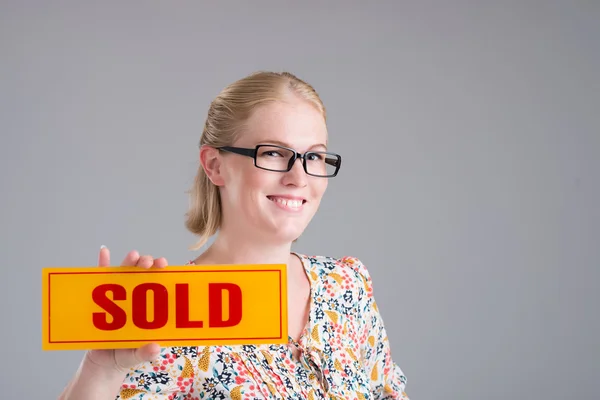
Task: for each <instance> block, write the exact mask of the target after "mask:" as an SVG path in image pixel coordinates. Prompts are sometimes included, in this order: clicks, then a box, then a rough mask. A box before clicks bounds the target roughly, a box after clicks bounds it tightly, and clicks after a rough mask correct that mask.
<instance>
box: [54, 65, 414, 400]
mask: <svg viewBox="0 0 600 400" xmlns="http://www.w3.org/2000/svg"><path fill="white" fill-rule="evenodd" d="M327 137H328V135H327V127H326V113H325V108H324V106H323V104H322V102H321V100H320V98H319V96H318V95H317V93H316V92H315V91H314V89H313V88H312V87H311V86H310V85H308V84H307V83H305V82H303V81H302V80H300V79H298V78H297V77H295V76H294V75H292V74H289V73H269V72H261V73H255V74H252V75H250V76H247V77H245V78H243V79H241V80H239V81H237V82H235V83H233V84H231V85H230V86H228V87H227V88H225V89H224V90H223V91H222V92H221V94H220V95H219V96H218V97H217V98H216V99H215V100H214V101H213V102H212V104H211V106H210V109H209V111H208V117H207V119H206V124H205V127H204V132H203V134H202V138H201V140H200V154H199V156H200V157H199V158H200V166H199V169H198V173H197V176H196V180H195V182H194V185H193V187H192V189H191V206H190V210H189V212H188V213H187V221H186V226H187V228H188V229H189V230H190V231H192V232H193V233H195V234H197V235H198V236H199V238H200V239H199V241H198V243H197V244H196V246H195V249H198V248H200V247H201V246H202V245H203V244H204V243H206V240H207V239H208V238H209V237H211V236H213V235H215V234H217V233H218V234H217V236H216V239H215V241H214V243H213V244H212V245H211V246H210V247H209V248H208V249H207V250H206V251H205V252H203V253H202V254H201V255H200V256H198V257H197V258H196V259H195V260H192V261H190V262H189V263H190V264H196V265H203V264H205V265H206V264H213V265H214V264H234V263H240V264H250V263H286V264H287V266H288V272H287V276H288V305H289V306H288V307H289V308H288V316H289V325H288V331H289V336H290V337H289V343H288V345H286V346H283V345H257V346H199V347H186V348H160V347H159V345H158V344H148V345H146V346H143V347H141V348H139V349H131V350H125V349H119V350H93V351H89V352H87V353H86V356H85V357H84V359H83V361H82V363H81V365H80V367H79V370H78V371H77V373H76V375H75V376H74V378H73V379H72V380H71V382H70V383H69V385H68V386H67V388H66V389H65V391H64V392H63V394H62V396H61V398H62V399H86V400H90V399H115V398H116V399H143V400H146V399H228V398H231V399H263V398H267V399H275V398H284V399H319V398H336V399H384V398H385V399H408V397H407V396H406V394H405V393H404V388H405V384H406V379H405V376H404V374H403V373H402V370H401V369H400V368H399V367H398V365H397V364H395V363H394V362H393V361H392V358H391V352H390V347H389V343H388V338H387V335H386V332H385V328H384V325H383V322H382V319H381V316H380V314H379V312H378V310H377V306H376V304H375V301H374V298H373V294H372V285H371V279H370V277H369V273H368V271H367V269H366V268H365V266H364V265H363V264H362V263H361V262H360V260H358V259H356V258H353V257H344V258H341V259H334V258H331V257H325V256H306V255H303V254H297V253H293V252H291V245H292V243H293V242H294V241H295V240H296V239H297V238H298V237H300V235H301V234H302V232H303V231H304V229H305V228H306V227H307V225H308V224H309V222H310V220H311V219H312V217H313V216H314V215H315V213H316V211H317V209H318V207H319V203H320V201H321V199H322V197H323V195H324V193H325V190H326V188H327V184H328V179H329V178H332V177H334V176H335V175H336V174H337V173H338V171H339V168H340V165H341V157H340V156H339V155H337V154H334V153H331V152H327ZM99 265H100V266H107V265H110V260H109V251H108V249H107V248H102V249H101V250H100V255H99ZM121 265H130V266H139V267H142V268H148V267H151V266H153V265H154V266H155V267H159V268H162V267H164V266H166V265H167V261H166V260H165V259H164V258H158V259H154V258H152V257H151V256H140V255H139V254H138V253H137V252H135V251H132V252H130V253H129V254H128V255H127V256H126V258H125V260H123V262H122V264H121Z"/></svg>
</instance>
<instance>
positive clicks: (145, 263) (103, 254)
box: [98, 246, 168, 269]
mask: <svg viewBox="0 0 600 400" xmlns="http://www.w3.org/2000/svg"><path fill="white" fill-rule="evenodd" d="M121 265H122V266H124V267H141V268H145V269H148V268H151V267H156V268H164V267H166V266H167V265H168V261H167V259H166V258H164V257H160V258H157V259H154V257H152V256H151V255H143V256H140V253H139V252H138V251H137V250H131V251H130V252H129V253H127V255H126V256H125V258H124V259H123V261H122V262H121ZM98 266H99V267H109V266H110V251H109V250H108V248H107V247H106V246H102V247H101V248H100V254H99V255H98Z"/></svg>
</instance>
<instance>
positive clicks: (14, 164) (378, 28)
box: [0, 0, 600, 400]
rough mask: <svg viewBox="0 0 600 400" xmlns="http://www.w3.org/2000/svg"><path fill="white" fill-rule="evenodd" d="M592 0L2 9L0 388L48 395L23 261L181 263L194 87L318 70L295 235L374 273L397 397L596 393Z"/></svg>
mask: <svg viewBox="0 0 600 400" xmlns="http://www.w3.org/2000/svg"><path fill="white" fill-rule="evenodd" d="M599 21H600V2H598V1H593V0H590V1H550V0H548V1H532V0H529V1H508V0H507V1H479V2H478V1H442V0H440V1H410V2H409V1H396V2H393V1H379V2H369V3H367V2H357V1H337V2H334V1H328V2H281V1H269V2H267V1H240V2H231V1H220V2H213V1H195V2H191V1H180V2H156V1H137V2H136V1H129V2H123V1H95V2H94V1H70V2H66V1H54V2H46V1H17V0H12V1H6V0H4V1H2V2H1V6H0V57H1V59H0V132H1V134H2V146H1V147H0V179H1V182H0V192H1V196H0V201H1V207H0V217H1V220H0V233H1V235H2V237H1V239H2V240H1V242H0V243H1V250H2V268H1V274H2V275H1V279H0V285H1V286H0V290H1V292H0V293H1V294H0V296H1V297H0V304H1V306H0V307H1V308H0V309H1V310H2V314H1V321H2V329H1V330H0V339H1V341H2V346H3V349H4V350H3V353H2V360H3V362H2V363H1V364H0V397H1V398H3V399H17V398H19V399H21V398H22V399H25V398H27V399H52V398H56V396H57V395H58V394H59V392H60V391H61V390H62V388H63V386H64V385H65V384H66V383H67V381H68V380H69V379H70V377H71V376H72V374H73V373H74V372H75V370H76V368H77V366H78V363H79V361H80V359H81V356H82V354H83V353H82V352H79V351H72V352H43V351H42V350H41V295H40V290H41V269H42V268H43V267H46V266H91V265H95V263H96V262H97V253H98V250H99V248H100V245H102V244H104V245H107V246H109V247H110V248H111V250H112V254H113V260H114V262H116V263H118V262H120V261H121V259H122V258H123V256H124V255H125V253H126V252H127V251H129V250H131V249H137V250H139V251H140V252H142V253H149V254H152V255H155V256H166V257H167V258H168V259H169V261H170V263H171V264H182V263H185V262H187V261H188V260H189V259H190V258H193V257H195V256H196V255H197V253H195V252H191V251H189V250H188V246H189V245H191V244H192V243H193V242H194V237H193V236H192V235H191V234H189V233H188V232H187V231H186V230H185V228H184V225H183V222H184V213H185V212H186V207H187V204H188V199H187V197H186V193H185V191H186V190H187V189H188V188H189V185H190V184H191V182H192V179H193V176H194V174H195V172H196V168H197V165H198V164H197V144H198V140H199V137H200V133H201V130H202V126H203V123H204V119H205V117H206V111H207V109H208V106H209V103H210V101H211V100H212V99H213V98H214V96H216V95H217V94H218V92H219V91H220V90H221V89H222V88H223V87H224V86H225V85H227V84H228V83H230V82H232V81H234V80H236V79H238V78H241V77H243V76H245V75H247V74H248V73H250V72H254V71H256V70H263V69H265V70H277V71H281V70H289V71H291V72H293V73H295V74H297V75H298V76H300V77H301V78H303V79H306V80H307V81H308V82H310V83H311V84H313V85H314V86H315V88H316V89H317V90H318V91H319V93H320V94H321V96H322V98H323V100H324V102H325V105H326V107H327V109H328V113H329V125H328V126H329V132H330V140H331V147H330V148H331V150H333V151H336V152H339V153H341V154H342V155H343V157H344V159H343V160H344V161H343V167H342V170H341V172H340V175H339V176H338V177H337V178H335V179H333V180H332V181H331V182H330V186H329V189H328V192H327V194H326V197H325V199H324V201H323V204H322V208H321V210H320V211H319V212H318V214H317V216H316V218H315V220H314V221H313V222H312V224H311V225H310V227H309V229H308V231H307V232H306V233H305V235H303V236H302V238H301V239H300V240H299V242H298V243H297V245H296V247H295V249H296V250H298V251H301V252H304V253H308V254H322V255H331V256H338V257H339V256H343V255H352V256H356V257H359V258H360V259H361V260H362V261H363V262H364V263H365V264H366V266H367V267H368V268H369V270H370V272H371V274H372V276H373V280H374V285H375V296H376V299H377V300H378V303H379V306H380V310H381V312H382V315H383V317H384V320H385V323H386V326H387V330H388V333H389V336H390V340H391V345H392V352H393V356H394V359H395V361H396V362H397V363H398V364H399V365H400V366H401V368H402V369H403V370H404V372H405V373H406V375H407V377H408V386H407V391H408V393H409V395H410V396H411V399H414V400H417V399H421V400H423V399H465V400H480V399H488V400H493V399H508V398H510V399H540V400H541V399H544V400H552V399H557V400H558V399H561V400H562V399H567V398H569V399H578V400H583V399H590V400H591V399H598V398H600V394H598V389H597V387H598V385H597V383H598V380H599V378H600V321H599V320H600V318H599V311H598V308H599V306H600V294H599V293H600V285H599V282H600V272H599V267H600V265H599V264H600V207H599V205H600V189H599V186H600V185H599V182H600V178H599V177H598V175H599V174H598V172H599V171H600V77H599V72H598V71H600V44H599V43H600V23H599Z"/></svg>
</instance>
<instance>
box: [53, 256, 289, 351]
mask: <svg viewBox="0 0 600 400" xmlns="http://www.w3.org/2000/svg"><path fill="white" fill-rule="evenodd" d="M286 282H287V278H286V266H285V265H284V264H266V265H263V264H260V265H256V264H249V265H226V266H225V265H215V266H211V265H208V266H207V265H204V266H170V267H166V268H163V269H149V270H147V269H142V268H135V267H85V268H44V269H43V273H42V307H43V308H42V310H43V312H42V315H43V319H42V330H43V334H42V338H43V339H42V348H43V349H44V350H85V349H117V348H132V347H139V346H141V345H143V344H146V343H150V342H155V343H158V344H159V345H161V346H165V347H166V346H198V345H203V346H206V345H236V344H263V343H267V344H283V343H287V337H288V336H287V335H288V334H287V291H286Z"/></svg>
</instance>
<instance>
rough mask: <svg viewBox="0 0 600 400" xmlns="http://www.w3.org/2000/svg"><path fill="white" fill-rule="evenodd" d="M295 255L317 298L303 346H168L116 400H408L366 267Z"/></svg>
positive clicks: (137, 371) (350, 260)
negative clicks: (295, 352) (293, 349)
mask: <svg viewBox="0 0 600 400" xmlns="http://www.w3.org/2000/svg"><path fill="white" fill-rule="evenodd" d="M297 255H298V256H299V257H300V258H301V260H302V264H303V265H304V268H305V270H306V272H307V274H308V276H309V280H310V284H311V293H312V296H311V300H310V314H309V321H308V324H307V326H306V328H305V329H304V332H303V334H302V335H301V337H300V339H299V341H297V342H296V341H295V340H293V339H292V338H291V337H290V338H289V343H288V345H239V346H197V347H196V346H194V347H167V348H163V349H161V353H160V355H159V357H158V358H157V360H155V361H153V362H148V363H144V364H141V365H138V366H136V367H135V368H132V369H131V371H130V372H129V373H128V374H127V376H126V378H125V380H124V382H123V385H122V387H121V390H120V393H119V395H118V396H117V399H124V400H125V399H134V400H136V399H137V400H150V399H160V400H165V399H177V400H182V399H190V400H199V399H234V400H236V399H237V400H246V399H248V400H254V399H309V400H313V399H314V400H316V399H336V400H337V399H344V400H348V399H357V400H359V399H360V400H362V399H400V400H408V396H407V395H406V393H405V392H404V390H405V386H406V377H405V375H404V373H403V372H402V370H401V369H400V367H399V366H398V365H397V364H396V363H395V362H394V361H393V360H392V357H391V351H390V345H389V341H388V337H387V334H386V331H385V328H384V324H383V321H382V318H381V316H380V314H379V311H378V309H377V305H376V303H375V299H374V297H373V288H372V282H371V278H370V276H369V273H368V271H367V269H366V267H365V266H364V265H363V264H362V263H361V262H360V260H358V259H357V258H354V257H343V258H341V259H335V258H331V257H323V256H306V255H301V254H297ZM191 263H192V262H190V263H189V264H191ZM291 346H295V347H296V348H297V349H298V350H299V352H298V353H299V358H298V359H297V358H294V357H293V356H292V351H291Z"/></svg>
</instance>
